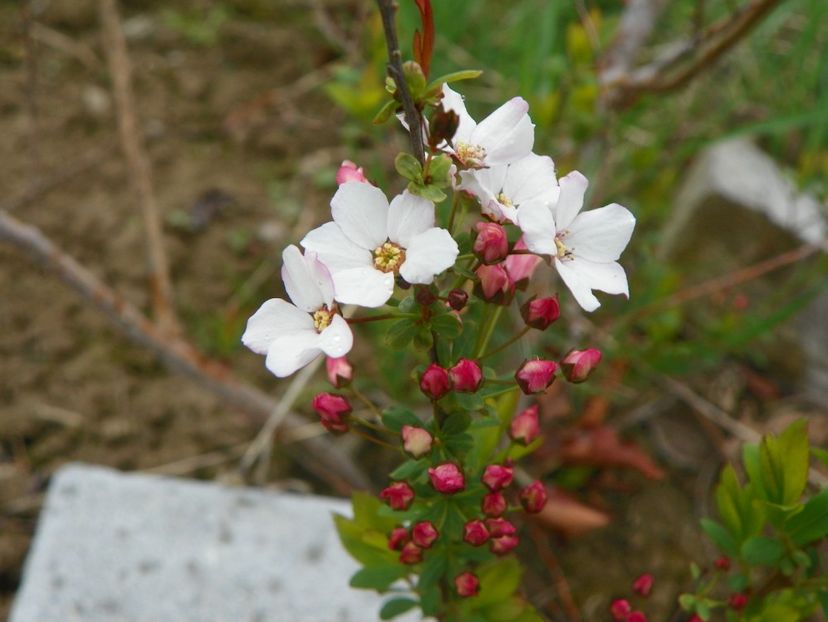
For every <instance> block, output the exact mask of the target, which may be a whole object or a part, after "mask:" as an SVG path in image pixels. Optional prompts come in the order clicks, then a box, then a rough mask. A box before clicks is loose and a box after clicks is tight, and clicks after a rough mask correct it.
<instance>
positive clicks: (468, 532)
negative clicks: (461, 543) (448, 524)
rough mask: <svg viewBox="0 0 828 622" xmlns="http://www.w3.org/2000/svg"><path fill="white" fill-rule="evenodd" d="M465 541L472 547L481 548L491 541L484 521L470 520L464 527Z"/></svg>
mask: <svg viewBox="0 0 828 622" xmlns="http://www.w3.org/2000/svg"><path fill="white" fill-rule="evenodd" d="M463 532H464V533H463V540H465V541H466V542H468V543H469V544H471V545H472V546H480V545H482V544H485V543H486V540H488V539H489V530H488V529H487V528H486V524H485V523H484V522H483V521H482V520H477V519H475V520H470V521H469V522H468V523H466V524H465V526H464V527H463Z"/></svg>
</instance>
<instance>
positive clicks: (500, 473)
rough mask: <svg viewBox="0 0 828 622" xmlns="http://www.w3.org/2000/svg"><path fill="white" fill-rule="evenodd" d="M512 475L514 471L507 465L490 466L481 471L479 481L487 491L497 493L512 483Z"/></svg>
mask: <svg viewBox="0 0 828 622" xmlns="http://www.w3.org/2000/svg"><path fill="white" fill-rule="evenodd" d="M513 473H514V469H513V468H512V467H511V466H509V465H506V464H490V465H489V466H487V467H486V470H485V471H483V477H481V478H480V479H481V481H482V482H483V483H484V484H486V486H487V487H488V489H489V490H491V491H492V492H497V491H498V490H501V489H503V488H506V486H508V485H509V484H511V483H512V475H513Z"/></svg>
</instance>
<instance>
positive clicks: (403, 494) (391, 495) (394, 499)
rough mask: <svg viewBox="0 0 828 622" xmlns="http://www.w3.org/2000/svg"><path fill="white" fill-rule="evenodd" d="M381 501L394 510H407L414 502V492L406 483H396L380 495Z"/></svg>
mask: <svg viewBox="0 0 828 622" xmlns="http://www.w3.org/2000/svg"><path fill="white" fill-rule="evenodd" d="M380 499H382V500H383V501H385V502H386V503H388V505H389V506H390V507H391V509H392V510H407V509H408V508H409V507H410V506H411V502H412V501H414V491H413V490H412V489H411V486H409V485H408V484H406V483H405V482H394V483H393V484H391V485H390V486H388V487H387V488H384V489H383V490H382V492H381V493H380Z"/></svg>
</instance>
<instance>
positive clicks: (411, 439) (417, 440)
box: [401, 425, 434, 458]
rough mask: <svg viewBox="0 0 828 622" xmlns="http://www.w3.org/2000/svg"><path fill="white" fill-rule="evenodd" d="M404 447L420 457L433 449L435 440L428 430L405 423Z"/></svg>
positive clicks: (414, 455) (403, 432)
mask: <svg viewBox="0 0 828 622" xmlns="http://www.w3.org/2000/svg"><path fill="white" fill-rule="evenodd" d="M401 434H402V440H403V449H405V451H406V452H407V453H409V454H410V455H412V456H413V457H415V458H420V457H422V456H424V455H426V454H427V453H428V452H430V451H431V443H432V441H433V440H434V439H433V438H432V436H431V434H429V432H428V430H425V429H423V428H417V427H414V426H413V425H404V426H403V427H402V430H401Z"/></svg>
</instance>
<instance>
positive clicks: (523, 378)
mask: <svg viewBox="0 0 828 622" xmlns="http://www.w3.org/2000/svg"><path fill="white" fill-rule="evenodd" d="M556 369H558V365H557V364H556V363H555V361H546V360H543V359H529V360H526V361H524V362H523V365H521V366H520V367H519V368H518V370H517V371H516V372H515V380H517V383H518V386H519V387H520V390H521V391H523V392H524V393H525V394H526V395H532V394H534V393H543V392H544V391H545V390H546V389H547V387H549V385H550V384H552V383H553V382H554V381H555V370H556Z"/></svg>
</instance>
